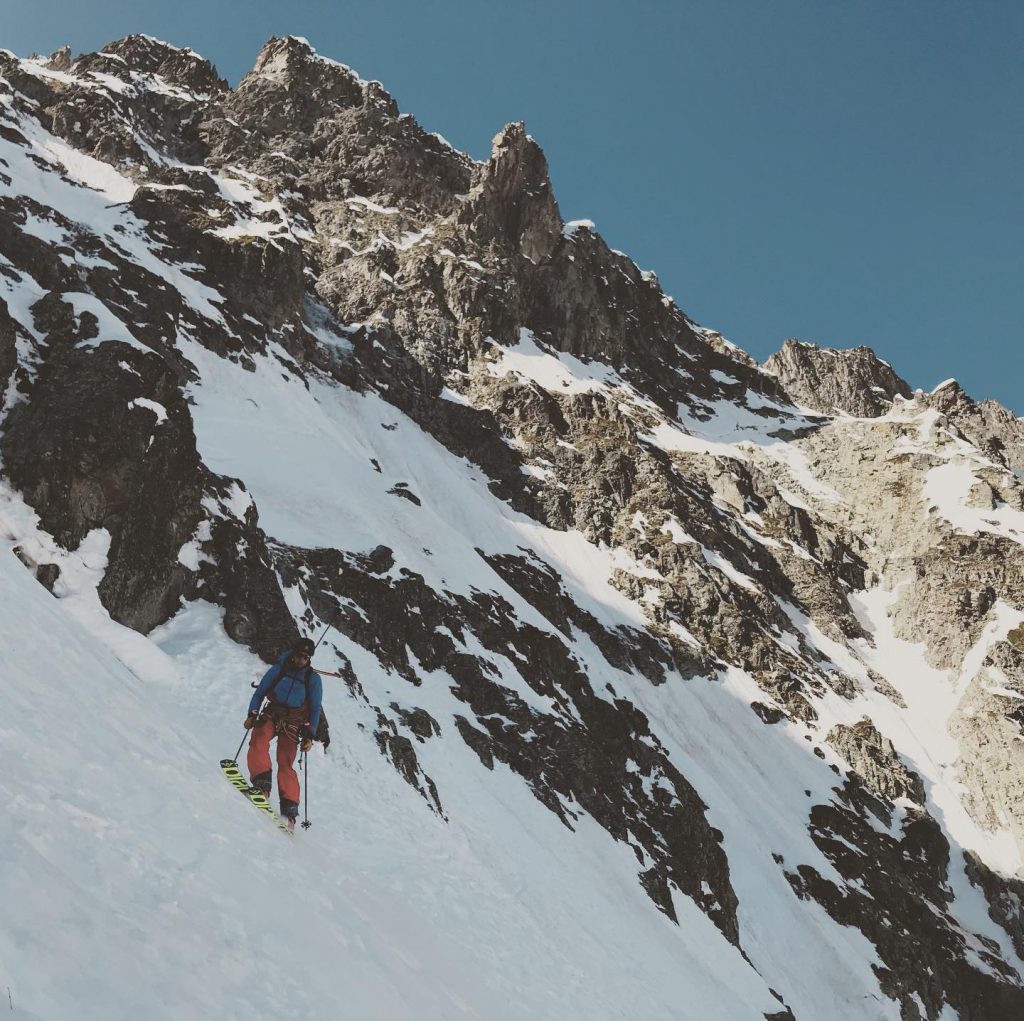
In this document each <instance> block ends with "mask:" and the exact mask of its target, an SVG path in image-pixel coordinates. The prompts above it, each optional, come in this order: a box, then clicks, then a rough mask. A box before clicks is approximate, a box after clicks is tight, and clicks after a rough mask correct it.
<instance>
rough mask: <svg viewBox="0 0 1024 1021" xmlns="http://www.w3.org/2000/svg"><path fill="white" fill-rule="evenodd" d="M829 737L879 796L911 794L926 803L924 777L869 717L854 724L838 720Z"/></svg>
mask: <svg viewBox="0 0 1024 1021" xmlns="http://www.w3.org/2000/svg"><path fill="white" fill-rule="evenodd" d="M825 740H826V741H827V742H828V743H829V744H830V745H832V747H833V748H835V750H836V751H837V752H839V754H840V755H842V756H843V758H845V759H846V761H847V762H849V763H850V766H851V767H852V768H853V770H854V771H855V772H856V773H858V774H859V775H860V777H861V778H862V779H863V781H864V783H865V784H866V785H867V787H868V789H869V790H871V791H872V792H873V793H875V794H877V795H878V796H879V797H881V798H885V799H886V800H888V801H895V800H896V799H897V798H910V800H911V801H915V802H917V804H919V805H923V804H924V784H923V783H922V782H921V778H920V777H919V776H918V775H917V774H916V773H915V772H914V771H913V770H910V769H908V768H907V767H906V766H905V765H904V764H903V762H902V761H901V760H900V757H899V756H898V755H897V754H896V751H895V749H894V748H893V746H892V742H891V741H890V740H889V739H888V738H885V737H883V736H882V735H881V734H879V733H878V730H877V729H876V728H875V725H874V724H873V723H872V722H871V721H870V720H869V719H867V718H866V717H865V718H864V719H862V720H860V721H859V722H857V723H855V724H854V725H853V726H852V727H848V726H846V725H845V724H843V723H838V724H836V726H834V727H833V728H832V729H831V730H830V731H829V732H828V735H827V736H826V738H825Z"/></svg>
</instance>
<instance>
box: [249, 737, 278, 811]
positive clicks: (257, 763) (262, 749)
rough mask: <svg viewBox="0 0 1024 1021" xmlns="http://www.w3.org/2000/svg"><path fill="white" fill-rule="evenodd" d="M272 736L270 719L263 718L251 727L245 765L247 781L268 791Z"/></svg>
mask: <svg viewBox="0 0 1024 1021" xmlns="http://www.w3.org/2000/svg"><path fill="white" fill-rule="evenodd" d="M273 736H274V724H273V723H272V722H271V721H270V720H263V722H262V723H257V724H256V726H255V727H253V728H252V737H251V738H250V739H249V754H248V757H247V759H246V765H248V767H249V782H250V783H251V784H252V785H253V787H261V788H262V789H263V790H265V791H267V792H268V793H269V792H270V783H271V775H272V774H271V771H270V770H271V766H270V742H271V739H272V738H273Z"/></svg>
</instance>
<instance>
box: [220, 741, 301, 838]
mask: <svg viewBox="0 0 1024 1021" xmlns="http://www.w3.org/2000/svg"><path fill="white" fill-rule="evenodd" d="M220 771H221V772H222V773H223V774H224V776H225V778H226V779H227V781H228V783H229V784H231V786H232V787H234V788H235V790H236V791H239V792H241V793H242V794H243V795H245V797H246V799H247V800H248V801H251V802H252V803H253V804H254V805H255V806H256V807H257V808H258V809H259V810H260V811H261V812H263V813H265V814H266V815H269V816H270V818H271V819H273V820H274V825H275V826H277V828H278V829H279V830H281V832H282V833H287V834H288V836H294V833H293V831H292V828H291V826H289V825H288V823H287V822H285V820H284V819H282V818H281V817H280V816H279V815H278V814H277V812H275V811H274V810H273V809H272V808H271V807H270V802H269V801H268V800H267V796H266V795H265V794H264V793H263V791H261V790H260V789H259V788H258V787H253V786H252V785H251V784H250V783H249V781H248V780H247V779H246V778H245V774H244V773H243V772H242V771H241V769H239V768H238V763H237V762H235V760H234V759H221V760H220Z"/></svg>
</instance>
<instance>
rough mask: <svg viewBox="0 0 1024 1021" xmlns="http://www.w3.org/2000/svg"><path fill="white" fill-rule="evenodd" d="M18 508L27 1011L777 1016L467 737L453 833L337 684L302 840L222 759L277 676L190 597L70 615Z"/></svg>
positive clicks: (14, 875)
mask: <svg viewBox="0 0 1024 1021" xmlns="http://www.w3.org/2000/svg"><path fill="white" fill-rule="evenodd" d="M5 496H6V499H5V501H4V504H3V510H2V512H0V524H2V526H3V527H2V529H0V531H2V532H3V535H4V540H3V546H2V550H0V605H2V606H3V607H4V614H3V616H2V618H0V673H2V676H3V677H4V679H5V682H4V703H5V710H6V711H5V713H4V717H3V724H2V725H0V792H2V797H3V802H4V805H5V807H6V814H5V820H6V821H5V838H4V841H3V843H2V844H0V903H2V904H3V905H4V911H3V916H4V922H3V925H0V985H4V986H6V985H9V986H10V988H11V995H12V1001H13V1003H14V1005H15V1010H16V1012H17V1014H18V1015H19V1016H21V1017H26V1018H32V1019H58V1018H83V1019H92V1018H96V1019H101V1018H102V1019H113V1018H137V1017H147V1018H178V1017H181V1016H194V1017H217V1018H262V1017H267V1018H269V1017H279V1016H282V1014H285V1013H287V1014H291V1015H293V1016H299V1017H311V1016H329V1017H330V1016H334V1017H337V1016H345V1017H353V1018H360V1019H363V1018H366V1019H372V1018H379V1019H396V1018H408V1017H415V1018H418V1019H420V1018H422V1019H425V1021H426V1019H438V1021H441V1019H446V1021H447V1019H452V1018H459V1017H466V1018H480V1019H489V1021H491V1019H503V1018H508V1019H514V1018H515V1019H518V1018H527V1017H530V1018H551V1019H555V1018H571V1017H581V1018H582V1017H591V1018H623V1017H640V1016H642V1017H645V1018H665V1019H668V1018H674V1019H678V1018H680V1017H692V1018H694V1019H696V1018H702V1017H707V1016H709V1012H710V1011H712V1010H713V1012H714V1016H715V1017H720V1018H736V1019H741V1018H742V1019H747V1018H757V1017H760V1016H761V1012H762V1011H765V1010H770V1009H772V1005H773V1004H774V1003H775V1002H776V1001H774V999H773V998H772V997H771V995H770V994H769V993H768V991H767V988H766V986H765V985H764V983H763V982H762V981H761V980H760V979H759V978H758V977H757V976H756V975H755V974H754V973H753V972H752V971H751V970H750V968H749V967H748V966H747V965H746V963H745V962H744V961H743V960H742V958H741V957H740V955H739V954H738V953H737V951H736V950H735V949H734V948H732V947H731V946H730V945H729V944H728V943H727V942H726V941H725V940H724V939H723V938H722V936H721V935H720V933H719V932H718V931H717V930H716V929H715V928H714V926H713V925H712V924H711V922H710V921H709V920H708V919H707V917H706V916H705V915H703V914H702V913H701V912H700V911H698V910H697V909H696V908H695V907H693V906H692V905H689V907H688V906H687V904H688V902H685V899H684V901H683V902H681V903H680V905H679V907H680V910H681V921H682V924H681V925H680V926H678V927H677V926H675V925H674V924H672V923H671V922H670V921H669V920H668V919H667V918H665V917H664V916H663V915H661V914H660V913H658V912H656V911H653V910H651V906H650V903H649V901H648V900H647V898H646V896H645V895H644V893H643V891H642V890H641V888H640V887H639V885H638V884H637V883H636V881H635V877H634V868H633V863H632V862H631V858H632V855H631V854H630V853H629V851H628V848H624V847H623V846H622V845H616V844H614V843H612V842H611V841H609V840H608V839H607V837H606V835H605V834H604V833H603V832H602V831H600V830H599V829H598V827H597V826H596V825H595V824H592V823H591V824H589V825H587V824H586V823H583V824H582V825H581V826H580V827H579V829H578V830H577V832H576V833H572V832H570V831H569V830H567V829H566V828H565V827H564V826H562V824H561V823H560V822H559V821H558V819H557V818H556V817H555V816H554V815H552V814H551V813H550V812H548V811H547V810H545V809H543V808H541V807H540V806H539V804H538V803H537V802H536V801H535V799H534V798H533V797H532V796H531V795H530V793H529V792H528V791H527V790H526V788H525V787H524V786H523V785H522V783H521V782H520V781H519V780H518V779H517V778H516V777H514V776H513V775H512V774H511V773H507V772H502V769H501V767H498V769H497V771H496V774H494V775H491V774H486V776H484V775H483V774H484V773H485V771H484V770H483V768H482V767H481V766H480V763H479V760H478V759H477V758H476V756H475V755H474V754H473V753H472V752H471V751H470V750H469V749H468V748H467V747H466V746H465V745H463V744H462V743H461V742H457V741H448V742H444V753H443V754H441V755H438V756H437V757H435V758H433V759H431V760H430V761H429V767H430V769H431V771H432V772H433V774H434V776H435V777H436V778H437V779H438V782H439V784H440V786H441V787H442V789H443V790H444V791H445V794H446V806H445V807H446V811H447V814H448V821H447V822H444V821H442V820H441V819H439V818H438V816H437V815H436V814H434V813H432V812H431V811H430V810H429V809H428V807H427V805H426V803H425V801H424V800H423V799H422V798H420V797H419V796H418V795H417V794H416V792H415V791H414V790H413V789H412V788H411V787H409V786H408V785H407V784H406V783H405V782H404V781H403V780H402V779H401V778H400V776H399V775H398V773H397V772H396V771H395V770H394V769H393V768H392V767H391V766H390V765H389V764H388V763H387V761H386V760H385V759H383V758H382V757H381V755H380V753H379V751H378V749H377V747H376V745H375V744H374V742H373V740H372V737H371V736H370V731H369V730H364V729H360V727H359V723H360V721H359V719H358V709H357V708H356V704H355V703H354V701H352V700H351V699H347V698H343V697H342V696H341V695H340V694H339V691H338V690H337V689H335V690H329V691H328V694H327V704H328V705H329V706H331V707H332V708H333V709H334V715H335V718H336V723H335V726H336V743H335V745H334V746H332V748H331V750H330V754H328V756H327V757H326V758H324V757H322V756H320V755H319V754H315V755H314V756H313V757H312V760H311V763H310V789H311V805H310V814H311V818H312V819H313V820H314V826H313V827H312V828H311V829H309V830H308V831H306V832H302V833H300V834H299V835H298V836H297V837H296V838H295V839H294V840H288V839H287V838H286V837H283V836H282V835H281V834H279V833H278V832H277V831H276V830H275V829H274V828H273V827H272V826H270V825H268V824H267V823H266V821H265V820H263V819H261V818H260V817H259V815H258V814H257V813H256V812H255V811H254V810H253V809H252V808H251V806H249V805H248V804H247V803H246V802H245V801H244V800H243V799H242V798H240V797H239V796H238V794H237V793H235V792H234V791H233V790H232V789H231V788H230V787H229V785H228V784H227V783H226V782H225V781H224V780H223V779H222V778H221V776H220V774H219V770H218V768H217V760H218V759H219V758H220V757H222V756H226V755H230V754H231V753H232V752H233V751H234V748H235V744H236V738H237V737H238V735H239V734H240V733H241V728H240V720H241V717H242V715H243V714H244V706H245V702H246V700H247V699H248V695H249V690H250V689H249V686H248V681H249V680H250V678H252V677H254V676H255V675H256V674H257V673H258V671H259V670H260V669H261V664H260V663H259V661H258V660H256V659H255V657H253V656H251V655H250V654H249V653H247V652H245V651H244V650H242V649H240V648H239V647H238V646H237V645H235V644H234V643H233V642H231V641H230V640H229V639H228V638H227V636H226V635H225V634H224V633H223V630H222V628H221V626H220V614H219V611H218V610H217V609H215V608H214V607H211V606H209V605H207V604H195V605H192V606H190V607H189V608H188V609H187V610H185V611H183V612H182V613H181V614H179V616H178V617H176V618H175V619H174V620H173V621H172V622H171V623H169V624H168V625H166V626H165V627H163V628H161V629H160V630H159V632H157V633H155V634H154V635H153V636H152V639H153V640H152V641H149V640H147V639H143V638H141V636H138V635H136V634H135V633H134V632H126V633H125V634H123V635H120V636H118V635H117V634H116V632H124V631H125V629H122V628H119V627H118V625H114V624H112V623H111V622H110V621H109V619H108V620H106V621H104V620H103V619H102V610H101V609H99V607H98V604H97V605H96V606H94V608H93V609H94V611H95V616H93V615H92V614H90V613H89V612H87V611H84V610H82V609H81V607H80V608H79V612H78V613H73V612H70V611H69V608H68V605H67V604H68V603H69V602H73V600H55V599H54V598H53V597H52V596H51V595H49V594H48V593H47V592H46V591H45V590H44V589H43V588H42V587H41V586H40V585H39V584H38V583H37V582H36V581H35V580H34V578H33V577H32V575H31V574H30V573H29V572H28V571H27V570H25V568H24V567H23V566H22V565H21V563H20V562H19V561H18V560H17V559H16V558H15V556H14V555H13V554H12V552H11V549H12V546H13V545H14V538H13V537H12V534H13V533H17V534H18V535H19V537H21V538H24V537H25V535H26V532H25V530H24V529H25V516H24V514H23V508H22V507H21V506H20V504H19V502H18V501H17V499H16V498H13V499H12V498H11V496H10V494H5ZM75 556H77V555H75V554H71V555H69V559H71V558H74V557H75ZM65 563H66V566H67V567H68V568H71V567H72V566H73V565H72V564H70V563H68V561H65ZM72 573H74V572H73V571H72ZM43 635H51V636H60V637H59V640H58V641H44V640H42V639H41V636H43ZM100 635H103V636H104V637H107V638H108V640H110V639H111V638H113V639H117V638H118V637H120V638H121V640H122V641H123V642H125V643H126V644H127V645H129V646H131V647H132V651H131V652H124V650H123V649H122V650H121V654H120V656H119V654H118V652H115V650H114V649H112V648H110V647H109V646H108V645H107V644H105V642H104V641H103V640H102V638H101V637H100ZM111 644H113V645H115V647H116V644H117V642H116V640H115V641H111ZM125 659H129V660H132V661H133V667H134V668H133V669H129V667H128V666H127V665H126V663H125V661H124V660H125ZM364 680H366V681H367V682H368V683H370V684H373V683H375V680H377V681H378V682H379V679H375V678H373V677H366V678H364ZM339 702H340V704H339ZM439 747H440V746H439ZM485 785H486V792H485V790H484V786H485Z"/></svg>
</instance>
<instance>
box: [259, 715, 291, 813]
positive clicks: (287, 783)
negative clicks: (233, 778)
mask: <svg viewBox="0 0 1024 1021" xmlns="http://www.w3.org/2000/svg"><path fill="white" fill-rule="evenodd" d="M273 739H274V721H273V720H270V719H265V720H263V721H262V722H261V723H257V724H256V726H255V727H253V728H252V738H251V740H250V741H249V757H248V758H247V759H246V764H247V765H248V767H249V776H250V778H251V777H254V776H259V775H260V773H269V772H270V742H271V741H273ZM298 750H299V744H298V742H297V741H294V740H293V739H292V738H290V737H289V736H288V735H287V734H278V736H277V789H278V790H279V791H280V792H281V797H282V798H287V799H288V800H289V801H294V802H295V804H298V803H299V778H298V775H297V774H296V772H295V768H294V767H293V765H292V763H293V762H295V753H296V752H297V751H298Z"/></svg>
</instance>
